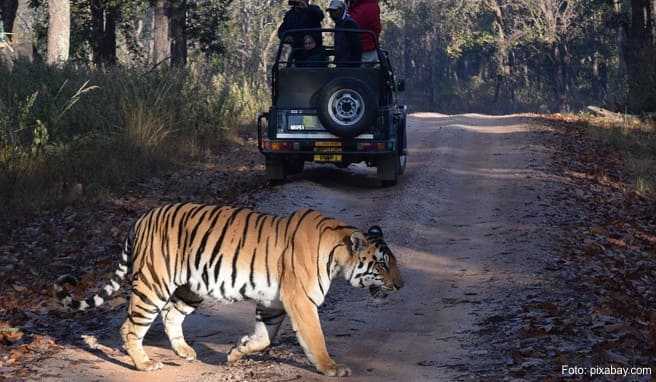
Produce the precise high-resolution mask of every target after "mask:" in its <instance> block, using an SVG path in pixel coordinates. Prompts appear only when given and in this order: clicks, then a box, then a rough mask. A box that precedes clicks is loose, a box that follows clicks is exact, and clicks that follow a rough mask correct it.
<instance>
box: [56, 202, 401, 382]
mask: <svg viewBox="0 0 656 382" xmlns="http://www.w3.org/2000/svg"><path fill="white" fill-rule="evenodd" d="M130 267H131V274H130V275H131V278H132V295H131V298H130V302H129V306H128V319H127V320H126V321H125V323H124V324H123V326H122V327H121V336H122V339H123V342H124V346H125V348H126V350H127V351H128V354H129V355H130V356H131V357H132V360H133V361H134V363H135V366H136V368H137V369H139V370H154V369H157V368H159V367H161V364H160V363H159V362H154V361H152V360H150V359H149V358H148V356H147V355H146V353H145V352H144V350H143V347H142V340H143V337H144V335H145V334H146V332H147V330H148V328H149V327H150V325H151V324H152V322H153V320H154V319H155V318H156V316H157V315H158V314H159V315H161V316H162V320H163V322H164V328H165V331H166V333H167V335H168V337H169V340H170V341H171V345H172V347H173V349H174V350H175V352H176V353H177V354H178V355H180V356H182V357H184V358H186V359H190V360H191V359H195V357H196V353H195V351H194V350H193V348H191V347H190V346H189V345H188V344H187V343H186V341H185V340H184V336H183V333H182V321H183V320H184V318H185V317H186V316H187V315H189V314H190V313H191V312H193V311H194V309H195V308H196V307H198V305H199V304H200V303H201V302H202V300H203V298H206V297H211V298H214V299H216V300H219V301H222V302H225V303H230V302H234V301H240V300H253V301H255V302H256V304H257V306H256V324H255V330H254V332H253V333H252V334H251V335H249V336H245V337H243V338H242V339H241V341H240V342H239V343H238V344H237V345H236V346H235V347H234V348H233V349H232V350H231V352H230V354H229V355H228V361H229V362H235V361H237V360H238V359H240V358H241V357H243V356H244V355H246V354H250V353H253V352H257V351H261V350H263V349H265V348H266V347H268V346H269V345H270V343H271V341H272V340H273V338H274V337H275V335H276V334H277V332H278V329H279V327H280V324H281V323H282V322H283V320H284V318H285V316H289V317H290V319H291V323H292V326H293V327H294V330H295V331H296V332H297V335H298V339H299V342H300V343H301V345H302V346H303V348H304V350H305V352H306V354H307V356H308V358H309V359H310V360H311V361H312V362H313V363H314V365H315V366H316V367H317V369H318V370H319V371H320V372H322V373H324V374H326V375H331V376H343V375H348V374H349V373H350V370H349V369H348V368H346V367H344V366H341V365H337V364H336V363H335V362H333V361H332V359H330V356H329V355H328V352H327V350H326V345H325V339H324V337H323V333H322V331H321V325H320V322H319V316H318V313H317V308H318V306H320V305H321V304H322V303H323V302H324V298H325V295H326V293H327V292H328V289H329V288H330V285H331V282H332V280H333V279H334V278H335V277H338V276H341V277H344V278H345V279H346V280H347V281H348V282H350V283H351V285H353V286H355V287H361V288H369V289H370V292H371V293H372V295H374V296H375V297H384V296H385V295H386V294H387V293H389V292H391V291H395V290H398V289H399V288H400V287H401V286H402V285H403V282H402V281H401V277H400V274H399V271H398V267H397V264H396V259H395V258H394V255H393V254H392V252H391V251H390V249H389V247H388V246H387V245H386V244H385V242H384V240H383V234H382V230H381V229H380V227H372V228H371V229H370V230H369V231H368V232H367V234H363V233H362V232H360V231H359V230H357V229H356V228H354V227H351V226H348V225H346V224H344V223H342V222H340V221H338V220H336V219H332V218H328V217H325V216H323V215H321V213H319V212H317V211H313V210H308V209H304V210H299V211H297V212H295V213H293V214H292V215H290V216H287V217H278V216H272V215H266V214H261V213H257V212H254V211H251V210H248V209H244V208H231V207H218V206H212V205H201V204H192V203H185V204H171V205H165V206H162V207H159V208H156V209H153V210H151V211H150V212H148V213H146V214H145V215H143V216H142V217H141V218H140V219H139V220H138V221H137V222H136V223H135V224H134V225H133V227H132V228H131V230H130V232H129V234H128V237H127V238H126V240H125V244H124V246H123V253H122V255H121V262H120V264H119V267H118V269H117V270H116V272H115V274H114V276H113V278H112V279H111V280H110V282H109V283H108V284H107V285H106V286H105V287H104V288H103V289H102V292H101V293H100V294H98V295H95V296H93V297H91V298H88V299H86V300H84V301H77V300H75V299H73V298H72V297H71V295H70V294H69V293H67V292H66V291H65V290H64V288H63V287H62V284H64V283H75V279H74V278H72V277H70V276H62V277H60V278H59V279H58V280H57V282H56V283H55V286H54V288H55V291H56V293H57V297H58V299H59V300H60V301H61V302H62V303H63V304H64V305H65V306H68V307H70V308H72V309H76V310H85V309H88V308H90V307H96V306H98V305H100V304H102V303H103V301H104V300H105V299H106V298H107V297H108V296H111V295H112V294H113V293H115V292H116V291H117V290H118V287H119V282H120V281H121V280H122V279H123V278H124V277H125V275H126V274H127V272H128V270H129V268H130Z"/></svg>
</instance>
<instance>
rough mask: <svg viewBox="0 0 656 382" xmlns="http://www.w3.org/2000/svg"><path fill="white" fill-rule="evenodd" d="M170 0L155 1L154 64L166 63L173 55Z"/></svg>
mask: <svg viewBox="0 0 656 382" xmlns="http://www.w3.org/2000/svg"><path fill="white" fill-rule="evenodd" d="M170 5H171V4H170V2H169V1H168V0H156V1H155V31H154V36H153V37H154V47H153V64H155V65H157V64H159V63H164V61H167V60H168V58H169V57H170V56H171V42H170V39H169V12H170V8H171V7H170Z"/></svg>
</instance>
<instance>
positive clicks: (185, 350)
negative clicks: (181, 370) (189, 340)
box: [173, 344, 196, 361]
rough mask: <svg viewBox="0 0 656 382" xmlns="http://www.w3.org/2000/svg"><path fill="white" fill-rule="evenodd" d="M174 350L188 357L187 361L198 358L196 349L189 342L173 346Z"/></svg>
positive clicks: (183, 356)
mask: <svg viewBox="0 0 656 382" xmlns="http://www.w3.org/2000/svg"><path fill="white" fill-rule="evenodd" d="M173 351H175V354H177V355H178V356H180V357H182V358H184V359H186V360H187V361H194V360H195V359H196V351H195V350H194V348H192V347H191V346H189V345H187V344H177V345H176V346H175V347H174V348H173Z"/></svg>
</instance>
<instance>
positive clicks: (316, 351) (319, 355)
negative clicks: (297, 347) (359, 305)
mask: <svg viewBox="0 0 656 382" xmlns="http://www.w3.org/2000/svg"><path fill="white" fill-rule="evenodd" d="M292 296H293V297H295V298H292V299H291V301H283V302H284V304H285V310H286V311H287V314H288V315H289V318H290V319H291V321H292V327H293V328H294V331H295V332H296V336H297V338H298V342H299V343H300V344H301V346H302V347H303V350H304V351H305V354H306V355H307V357H308V358H309V359H310V361H311V362H312V363H313V364H314V366H315V367H316V368H317V370H319V372H321V373H322V374H325V375H327V376H329V377H346V376H349V375H351V369H349V368H348V367H347V366H345V365H340V364H337V363H335V361H333V360H332V359H331V358H330V355H329V354H328V349H326V340H325V338H324V336H323V331H322V330H321V322H320V321H319V312H318V311H317V307H316V305H314V304H313V303H312V302H311V301H310V300H309V299H308V298H307V297H305V296H299V295H298V294H296V295H295V296H294V295H292Z"/></svg>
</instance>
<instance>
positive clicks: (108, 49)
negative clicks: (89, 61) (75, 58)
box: [90, 0, 121, 66]
mask: <svg viewBox="0 0 656 382" xmlns="http://www.w3.org/2000/svg"><path fill="white" fill-rule="evenodd" d="M90 6H91V32H92V38H93V41H92V49H93V62H94V63H95V64H96V65H99V66H103V65H114V64H116V28H117V25H118V21H119V18H120V14H121V13H120V7H119V6H118V5H117V4H115V3H114V2H112V1H108V0H90Z"/></svg>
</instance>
